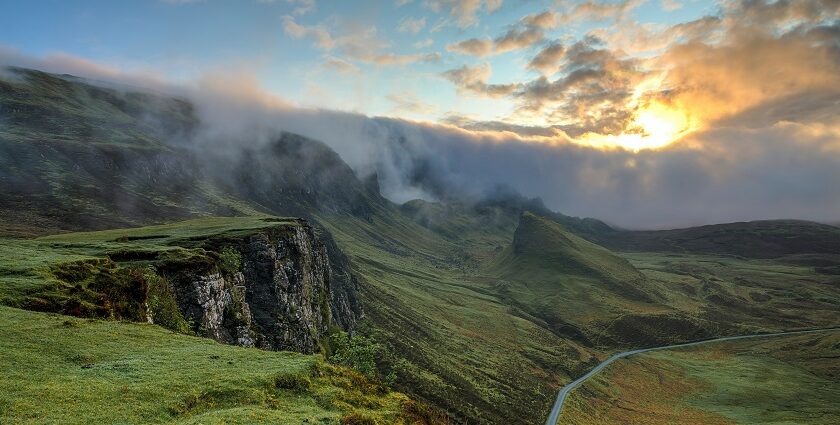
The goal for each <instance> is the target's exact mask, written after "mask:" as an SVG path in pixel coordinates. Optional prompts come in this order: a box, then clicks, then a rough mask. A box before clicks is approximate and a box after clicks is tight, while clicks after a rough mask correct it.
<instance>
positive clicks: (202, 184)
mask: <svg viewBox="0 0 840 425" xmlns="http://www.w3.org/2000/svg"><path fill="white" fill-rule="evenodd" d="M11 72H13V73H14V75H15V78H12V79H0V111H2V113H3V115H2V122H0V188H2V190H0V214H2V215H3V216H4V217H6V218H8V220H3V222H2V223H0V235H3V234H6V235H31V234H43V233H48V232H54V231H57V230H63V231H67V230H89V229H104V228H112V227H119V226H126V225H145V224H149V223H156V222H163V221H168V220H173V219H183V218H188V217H194V216H206V215H239V214H253V213H255V212H258V213H265V214H278V215H295V216H311V215H312V214H313V213H315V212H336V211H342V212H347V213H351V214H360V215H365V214H367V213H368V212H369V211H370V209H371V206H370V204H371V203H372V202H373V203H375V202H380V201H381V198H380V197H379V194H378V193H373V192H371V191H369V190H367V188H366V187H365V185H364V184H362V182H360V181H359V179H357V178H356V176H355V174H354V173H353V171H352V170H351V169H350V167H349V166H347V164H345V163H344V161H342V160H341V158H340V157H339V156H338V155H337V154H336V153H335V152H334V151H332V150H331V149H329V148H328V147H327V146H325V145H324V144H322V143H320V142H316V141H313V140H308V139H305V138H303V137H300V136H297V135H293V134H288V133H284V134H278V137H277V138H276V139H275V140H274V141H273V142H271V143H268V144H265V145H256V144H255V145H248V146H231V145H222V144H207V143H204V144H198V143H199V142H198V141H196V139H195V138H194V133H195V131H196V127H197V126H198V118H196V116H195V113H194V110H193V106H192V105H191V104H190V103H188V102H186V101H183V100H179V99H175V98H166V97H161V96H157V95H151V94H146V93H139V92H138V93H133V92H128V93H123V92H119V91H117V90H114V89H110V88H104V87H99V86H96V85H92V84H89V83H87V82H85V81H83V80H79V79H76V78H73V77H69V76H57V75H52V74H47V73H43V72H39V71H33V70H23V69H15V70H12V71H11Z"/></svg>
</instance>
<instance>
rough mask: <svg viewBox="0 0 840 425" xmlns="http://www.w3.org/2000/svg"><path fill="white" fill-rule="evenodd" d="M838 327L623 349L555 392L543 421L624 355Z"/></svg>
mask: <svg viewBox="0 0 840 425" xmlns="http://www.w3.org/2000/svg"><path fill="white" fill-rule="evenodd" d="M838 330H840V328H824V329H809V330H802V331H789V332H775V333H767V334H754V335H739V336H727V337H723V338H715V339H705V340H702V341H694V342H686V343H683V344H675V345H665V346H662V347H653V348H640V349H638V350H630V351H625V352H623V353H618V354H615V355H613V356H612V357H610V358H608V359H606V360H604V361H603V362H601V363H600V364H599V365H598V366H595V368H594V369H592V370H590V371H589V372H587V373H586V375H583V376H581V377H580V378H578V379H576V380H574V381H572V382H571V383H569V384H566V386H565V387H563V388H562V389H561V390H560V392H559V393H558V394H557V400H556V401H555V402H554V407H553V408H552V409H551V414H550V415H549V416H548V420H547V421H546V422H545V424H546V425H556V424H557V420H558V419H559V418H560V411H561V410H562V409H563V403H564V402H565V401H566V397H568V396H569V393H570V392H571V391H572V390H573V389H575V388H576V387H577V386H579V385H580V384H582V383H584V382H585V381H586V380H587V379H589V378H591V377H592V376H594V375H595V374H596V373H598V372H600V371H601V370H602V369H604V368H605V367H607V366H609V365H610V363H612V362H614V361H616V360H618V359H623V358H625V357H629V356H632V355H635V354H641V353H647V352H650V351H659V350H670V349H673V348H682V347H691V346H695V345H701V344H711V343H713V342H723V341H733V340H737V339H749V338H769V337H774V336H788V335H798V334H808V333H817V332H831V331H838Z"/></svg>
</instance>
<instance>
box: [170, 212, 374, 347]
mask: <svg viewBox="0 0 840 425" xmlns="http://www.w3.org/2000/svg"><path fill="white" fill-rule="evenodd" d="M205 248H206V249H207V251H208V252H209V253H218V252H222V251H223V250H224V251H225V252H227V253H228V254H226V255H228V256H230V255H231V254H230V253H231V252H233V253H236V254H238V259H237V260H238V261H236V263H237V269H236V270H229V269H225V267H223V266H222V265H221V262H222V260H221V259H220V258H216V257H219V255H218V254H210V255H208V257H207V258H208V260H206V261H191V262H189V263H188V264H187V263H185V262H183V261H182V262H178V263H168V264H166V265H164V266H161V267H160V270H161V272H162V273H163V274H164V275H166V276H167V277H168V279H169V281H170V282H171V283H172V286H173V292H174V294H175V298H176V300H177V302H178V305H179V307H180V309H181V312H182V314H183V315H184V318H185V319H186V320H187V321H188V322H190V323H191V324H192V326H193V328H194V330H195V331H196V332H197V333H199V334H200V335H203V336H207V337H210V338H213V339H216V340H217V341H220V342H224V343H228V344H237V345H242V346H256V347H259V348H262V349H267V350H291V351H298V352H303V353H312V352H315V351H318V349H319V341H320V340H321V339H322V338H323V337H325V336H326V334H327V332H328V331H329V328H330V326H331V325H335V326H338V327H341V328H343V329H345V330H352V327H353V325H354V324H355V323H356V321H357V320H358V318H360V317H361V314H362V313H361V308H360V306H359V303H358V301H357V300H356V296H355V293H356V288H355V286H348V285H355V280H353V279H352V275H350V274H349V272H348V271H347V270H346V269H342V270H339V271H338V273H336V272H335V271H334V270H333V267H331V261H330V258H329V256H328V254H327V247H326V246H325V244H324V243H322V242H321V238H319V237H318V235H316V232H315V231H314V230H313V228H312V227H311V226H310V225H309V224H307V223H306V222H305V221H302V220H301V221H298V222H296V223H293V224H282V225H277V226H273V227H269V228H265V229H260V230H257V231H255V232H254V233H251V234H246V235H242V236H238V237H230V236H225V237H223V238H215V239H210V240H208V241H206V243H205ZM339 254H340V252H338V251H336V253H335V255H339ZM333 263H335V262H333ZM337 264H339V266H340V265H341V263H340V262H339V263H337ZM228 267H229V266H228Z"/></svg>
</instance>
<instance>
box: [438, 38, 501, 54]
mask: <svg viewBox="0 0 840 425" xmlns="http://www.w3.org/2000/svg"><path fill="white" fill-rule="evenodd" d="M446 50H448V51H450V52H456V53H462V54H465V55H471V56H479V57H482V56H487V55H489V54H491V53H493V40H490V39H478V38H471V39H469V40H464V41H460V42H458V43H453V44H449V45H447V46H446Z"/></svg>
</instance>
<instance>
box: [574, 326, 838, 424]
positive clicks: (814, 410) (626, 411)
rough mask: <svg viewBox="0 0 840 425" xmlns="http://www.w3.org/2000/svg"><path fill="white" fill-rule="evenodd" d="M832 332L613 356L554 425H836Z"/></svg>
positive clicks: (576, 393) (835, 334) (835, 349)
mask: <svg viewBox="0 0 840 425" xmlns="http://www.w3.org/2000/svg"><path fill="white" fill-rule="evenodd" d="M838 400H840V332H830V333H824V334H807V335H796V336H788V337H779V338H771V339H754V340H739V341H731V342H722V343H715V344H710V345H703V346H696V347H691V348H685V349H678V350H673V351H672V350H668V351H658V352H651V353H645V354H640V355H637V356H633V357H630V358H626V359H621V360H619V361H616V362H615V363H613V364H611V365H610V366H608V367H607V368H606V369H605V370H604V371H602V372H601V373H599V374H598V375H596V376H594V377H593V378H591V379H590V380H588V381H587V382H585V383H584V384H583V385H582V386H581V387H579V388H577V389H575V390H574V391H573V392H572V393H571V395H570V397H569V399H568V400H567V401H566V404H565V406H564V409H563V413H562V414H561V416H560V420H559V421H558V424H569V425H583V424H587V425H589V424H603V425H606V424H628V423H630V424H651V425H656V424H673V423H679V424H704V425H705V424H814V425H817V424H820V425H822V424H825V425H828V424H836V423H840V408H838V406H837V401H838Z"/></svg>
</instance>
